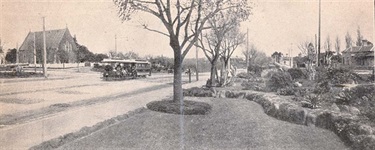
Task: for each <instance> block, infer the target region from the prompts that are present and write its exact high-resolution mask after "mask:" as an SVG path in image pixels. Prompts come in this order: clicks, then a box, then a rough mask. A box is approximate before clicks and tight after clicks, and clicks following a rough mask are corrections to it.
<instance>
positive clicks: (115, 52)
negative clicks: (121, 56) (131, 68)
mask: <svg viewBox="0 0 375 150" xmlns="http://www.w3.org/2000/svg"><path fill="white" fill-rule="evenodd" d="M115 53H117V34H115Z"/></svg>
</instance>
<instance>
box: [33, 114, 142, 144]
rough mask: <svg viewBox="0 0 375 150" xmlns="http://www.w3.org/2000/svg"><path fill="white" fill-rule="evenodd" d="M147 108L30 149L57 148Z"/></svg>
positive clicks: (84, 128)
mask: <svg viewBox="0 0 375 150" xmlns="http://www.w3.org/2000/svg"><path fill="white" fill-rule="evenodd" d="M146 110H147V108H145V107H142V108H138V109H135V110H134V111H129V112H128V113H126V114H123V115H119V116H116V117H114V118H111V119H107V120H104V121H102V122H99V123H97V124H95V125H93V126H91V127H83V128H81V129H80V130H79V131H76V132H72V133H68V134H65V135H62V136H60V137H57V138H54V139H51V140H48V141H45V142H43V143H41V144H39V145H35V146H33V147H31V148H29V149H30V150H42V149H43V150H50V149H56V148H58V147H60V146H62V145H64V144H66V143H69V142H72V141H74V140H76V139H79V138H83V137H85V136H88V135H90V134H92V133H94V132H97V131H99V130H101V129H104V128H106V127H108V126H110V125H113V124H116V123H119V122H121V121H124V120H126V119H128V118H129V117H131V116H134V115H136V114H140V113H143V112H145V111H146Z"/></svg>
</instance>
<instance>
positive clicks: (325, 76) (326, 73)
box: [317, 67, 363, 84]
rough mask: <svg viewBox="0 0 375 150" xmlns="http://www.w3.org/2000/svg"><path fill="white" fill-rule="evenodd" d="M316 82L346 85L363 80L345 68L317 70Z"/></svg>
mask: <svg viewBox="0 0 375 150" xmlns="http://www.w3.org/2000/svg"><path fill="white" fill-rule="evenodd" d="M317 80H318V82H319V83H320V82H329V83H330V84H347V83H351V82H359V81H362V80H363V79H362V78H361V77H360V76H359V75H358V74H356V73H354V72H353V71H351V70H350V69H347V68H343V67H341V68H328V69H326V68H318V69H317Z"/></svg>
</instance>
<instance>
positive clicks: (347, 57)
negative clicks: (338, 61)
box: [342, 40, 374, 68]
mask: <svg viewBox="0 0 375 150" xmlns="http://www.w3.org/2000/svg"><path fill="white" fill-rule="evenodd" d="M362 43H363V44H362V46H351V47H349V48H347V49H345V50H344V51H343V52H342V55H343V65H345V66H353V67H365V68H366V67H372V66H374V46H373V44H372V43H371V42H369V41H367V40H362Z"/></svg>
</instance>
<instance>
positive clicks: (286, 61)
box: [280, 56, 293, 66]
mask: <svg viewBox="0 0 375 150" xmlns="http://www.w3.org/2000/svg"><path fill="white" fill-rule="evenodd" d="M292 61H293V60H292V58H291V57H288V56H286V57H282V58H281V60H280V64H282V65H284V66H292V64H291V62H292Z"/></svg>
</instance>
